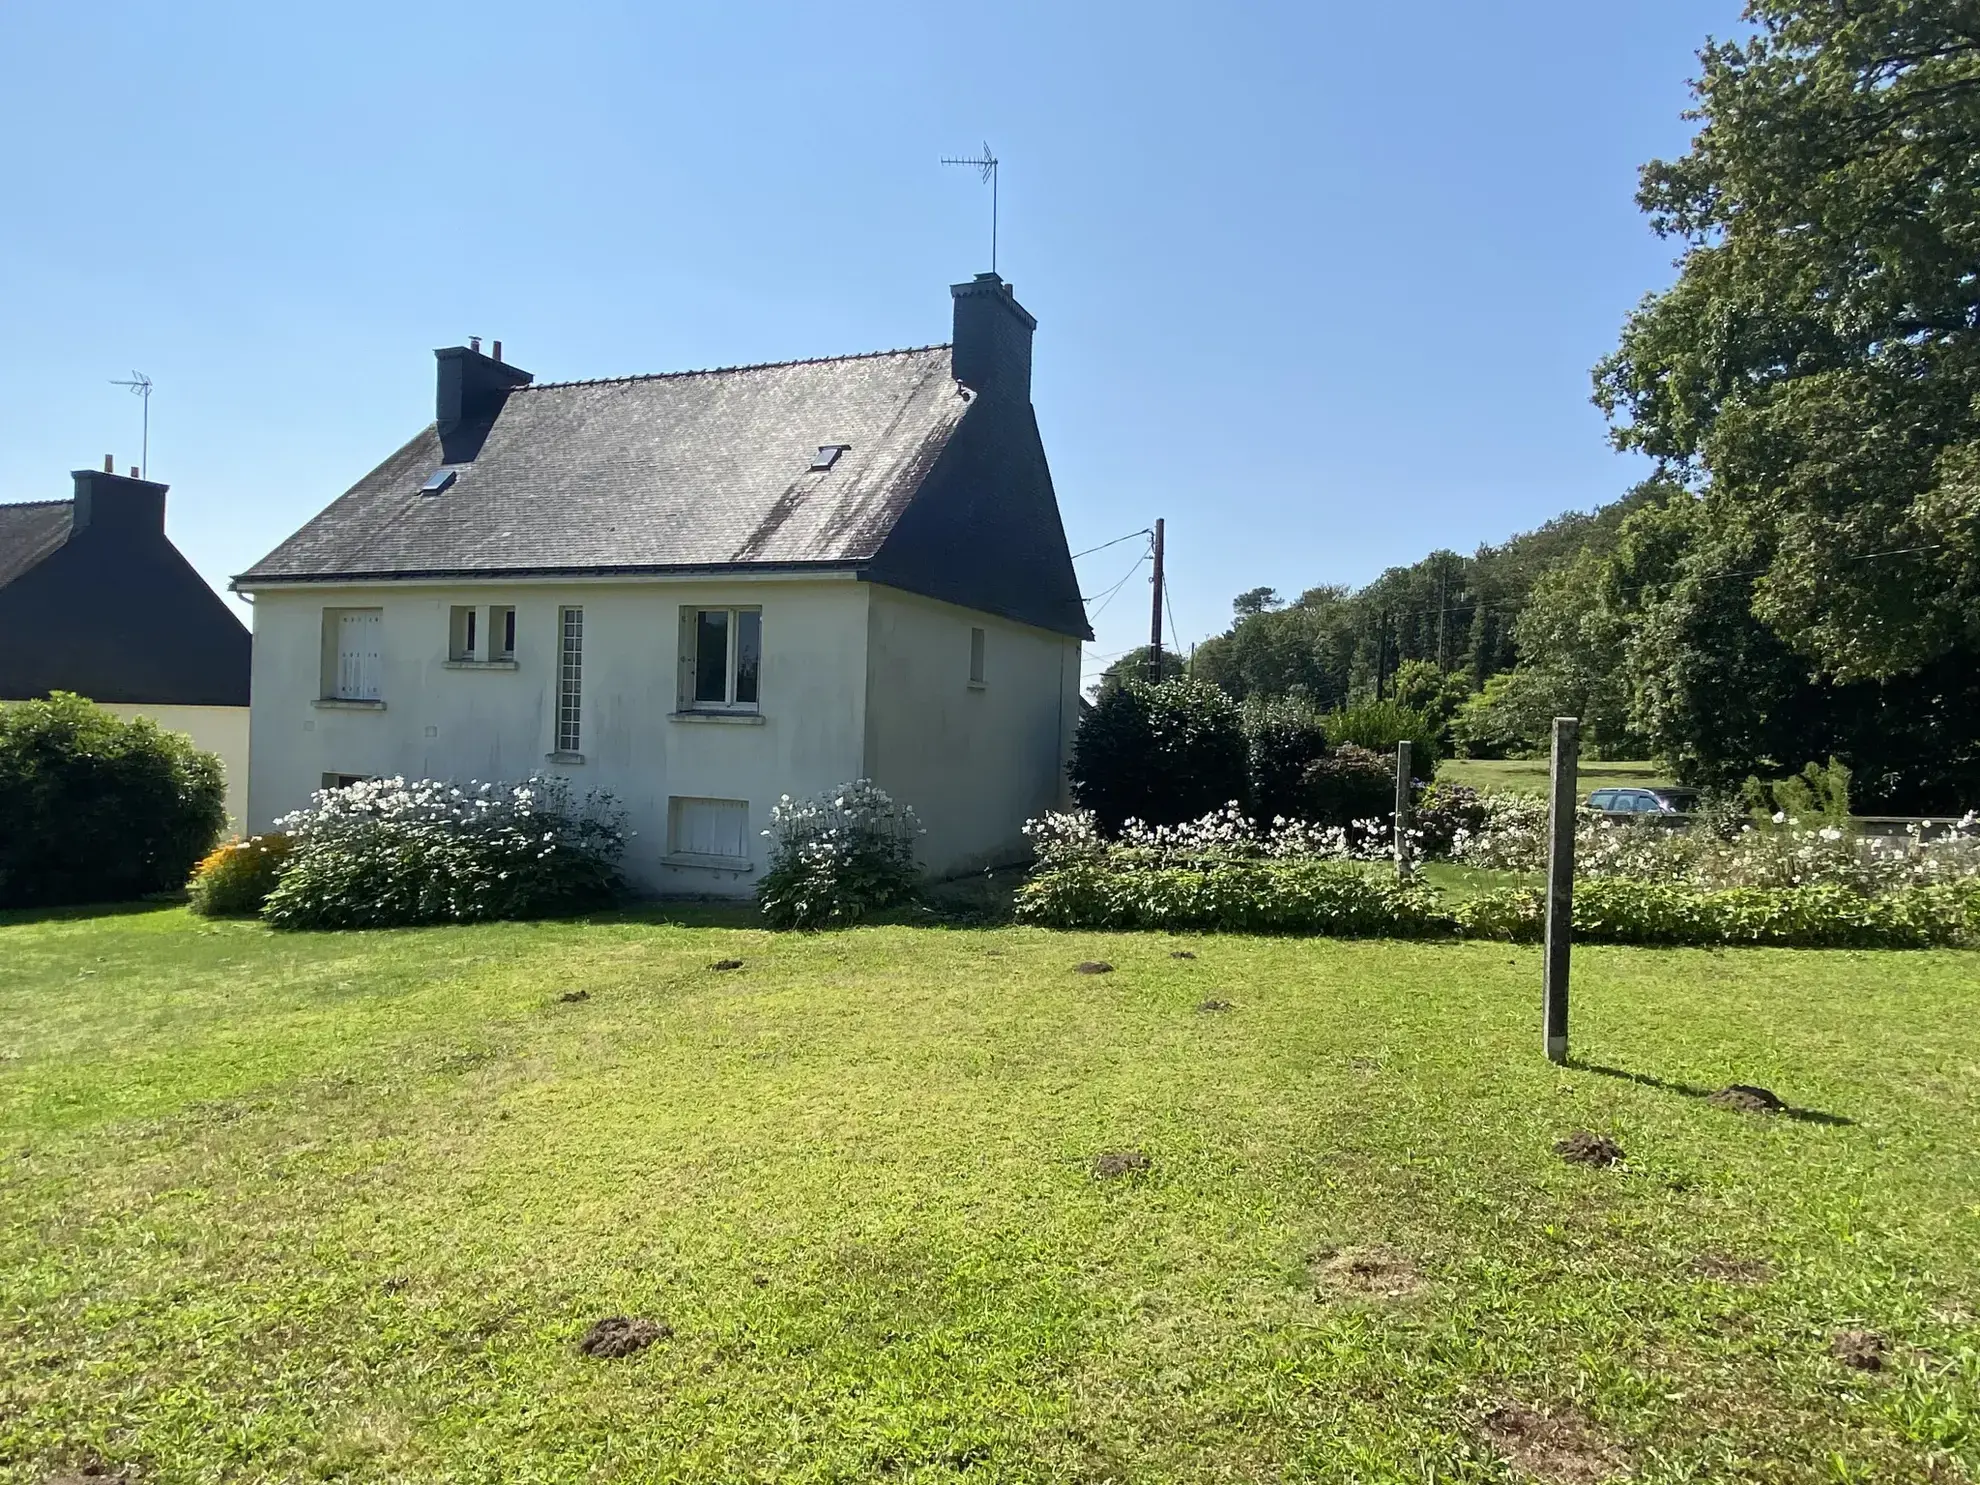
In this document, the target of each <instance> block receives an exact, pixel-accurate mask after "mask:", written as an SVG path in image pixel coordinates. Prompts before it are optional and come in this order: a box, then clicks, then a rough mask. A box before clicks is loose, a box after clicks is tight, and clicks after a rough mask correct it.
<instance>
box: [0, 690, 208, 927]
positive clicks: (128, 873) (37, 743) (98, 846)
mask: <svg viewBox="0 0 1980 1485" xmlns="http://www.w3.org/2000/svg"><path fill="white" fill-rule="evenodd" d="M225 800H226V778H225V774H224V772H223V771H222V769H221V766H220V760H219V759H218V758H216V757H214V756H213V755H212V754H211V753H202V752H201V751H200V750H199V749H198V748H195V747H194V746H193V745H192V741H191V739H189V738H186V737H183V736H181V735H180V734H178V733H176V732H166V731H164V730H163V729H161V728H160V727H158V726H157V725H156V724H155V723H152V722H149V721H146V720H144V719H143V718H139V719H136V720H133V721H128V722H127V721H124V720H123V719H122V718H119V717H115V716H112V715H111V714H110V713H109V712H106V711H104V710H103V709H102V708H101V707H98V706H95V705H93V704H92V703H91V702H89V701H87V700H85V699H84V698H83V697H80V696H74V695H71V694H70V693H68V692H66V691H57V692H56V693H54V694H53V695H52V696H50V697H49V698H48V699H47V700H46V701H29V702H23V703H20V704H19V705H10V706H6V707H0V907H40V906H48V905H53V904H57V903H77V902H116V901H121V900H127V899H130V898H133V897H142V896H144V895H145V894H146V893H148V892H166V891H175V890H177V889H178V888H180V887H183V886H184V885H185V883H186V877H187V875H188V874H189V873H190V872H191V871H192V869H193V864H194V863H195V862H196V861H198V860H199V858H200V857H202V856H204V855H205V854H206V853H207V852H208V851H209V850H211V849H212V847H213V842H214V841H215V840H216V839H218V838H219V835H220V830H221V827H222V826H224V825H225V824H226V823H227V809H226V803H225Z"/></svg>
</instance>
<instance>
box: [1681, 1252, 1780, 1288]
mask: <svg viewBox="0 0 1980 1485" xmlns="http://www.w3.org/2000/svg"><path fill="white" fill-rule="evenodd" d="M1691 1271H1692V1272H1693V1273H1695V1274H1697V1275H1699V1276H1700V1277H1701V1278H1706V1279H1717V1280H1718V1281H1719V1282H1720V1283H1723V1284H1764V1283H1766V1282H1767V1281H1768V1280H1769V1279H1771V1278H1773V1277H1774V1268H1773V1265H1772V1264H1770V1263H1768V1262H1767V1261H1766V1260H1765V1259H1763V1258H1732V1257H1728V1256H1727V1255H1726V1254H1724V1253H1700V1254H1699V1255H1698V1256H1697V1257H1696V1258H1694V1259H1692V1260H1691Z"/></svg>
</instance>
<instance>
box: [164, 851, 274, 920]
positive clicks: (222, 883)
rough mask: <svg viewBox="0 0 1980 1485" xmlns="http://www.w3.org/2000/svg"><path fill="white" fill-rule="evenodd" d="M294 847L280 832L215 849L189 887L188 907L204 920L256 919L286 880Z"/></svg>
mask: <svg viewBox="0 0 1980 1485" xmlns="http://www.w3.org/2000/svg"><path fill="white" fill-rule="evenodd" d="M292 845H293V843H292V842H291V841H290V839H289V838H288V836H286V835H282V834H280V833H279V832H278V833H276V834H272V835H257V836H255V837H254V838H253V839H251V840H232V841H228V842H227V843H226V844H225V845H222V846H215V847H214V848H213V849H212V851H210V852H208V853H207V855H206V857H205V859H204V860H202V861H201V862H200V863H199V865H198V866H197V867H195V868H194V870H193V877H192V880H191V881H190V882H188V883H187V884H186V899H187V901H186V905H187V906H188V907H190V908H191V909H192V910H193V911H194V912H196V913H198V914H199V915H200V916H201V917H202V918H236V917H251V916H253V915H254V914H255V913H258V912H260V911H261V905H262V904H263V903H265V902H266V901H268V894H269V893H271V892H273V891H274V890H275V884H276V883H277V882H279V881H280V880H281V879H282V868H283V867H284V866H286V865H287V864H288V860H289V851H290V849H291V847H292Z"/></svg>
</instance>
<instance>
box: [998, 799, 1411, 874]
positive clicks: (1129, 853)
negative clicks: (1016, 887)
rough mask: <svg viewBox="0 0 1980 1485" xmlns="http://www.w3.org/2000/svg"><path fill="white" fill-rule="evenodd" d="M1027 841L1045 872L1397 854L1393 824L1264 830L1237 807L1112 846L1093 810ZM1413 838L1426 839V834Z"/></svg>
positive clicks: (1047, 826) (1282, 821)
mask: <svg viewBox="0 0 1980 1485" xmlns="http://www.w3.org/2000/svg"><path fill="white" fill-rule="evenodd" d="M1024 833H1025V835H1026V836H1028V837H1029V838H1030V840H1031V846H1032V850H1033V852H1034V853H1035V854H1036V856H1037V859H1038V865H1039V866H1040V867H1041V868H1051V867H1055V866H1063V865H1068V864H1071V863H1072V862H1074V861H1089V862H1094V863H1098V862H1102V861H1106V862H1110V863H1112V864H1115V865H1119V866H1141V867H1165V866H1204V865H1209V864H1213V863H1215V862H1219V861H1239V860H1266V859H1269V860H1315V861H1379V860H1384V859H1386V858H1387V857H1388V855H1389V853H1390V851H1391V850H1392V849H1393V845H1392V842H1391V839H1390V827H1389V822H1388V821H1387V820H1357V821H1355V822H1354V823H1353V824H1352V825H1347V826H1341V825H1314V824H1311V823H1310V822H1308V821H1305V820H1289V819H1286V818H1285V817H1284V816H1279V817H1276V818H1274V819H1273V820H1272V821H1271V823H1270V824H1266V825H1260V824H1258V823H1257V822H1255V821H1253V820H1252V819H1250V817H1248V816H1247V815H1246V814H1245V813H1244V811H1243V809H1241V808H1240V807H1239V806H1238V804H1237V803H1236V802H1235V801H1233V802H1231V803H1229V804H1226V805H1225V806H1224V807H1223V808H1222V809H1220V810H1213V811H1211V812H1210V813H1209V814H1207V815H1205V816H1203V817H1202V818H1201V819H1198V820H1189V821H1186V822H1184V823H1183V824H1180V825H1150V824H1147V823H1146V822H1145V821H1142V820H1135V819H1130V820H1127V821H1126V822H1124V823H1123V824H1122V826H1121V830H1120V833H1119V834H1118V835H1117V836H1115V837H1114V838H1113V839H1111V840H1109V839H1108V838H1107V837H1105V836H1104V835H1102V834H1101V833H1100V827H1099V825H1098V824H1097V823H1096V822H1095V820H1094V818H1093V815H1092V812H1091V811H1088V810H1075V811H1072V812H1069V813H1063V814H1056V813H1055V814H1048V815H1044V816H1041V817H1040V818H1039V819H1036V820H1028V821H1026V822H1025V826H1024ZM1411 835H1412V836H1413V837H1419V836H1420V832H1411Z"/></svg>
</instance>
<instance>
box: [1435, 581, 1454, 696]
mask: <svg viewBox="0 0 1980 1485" xmlns="http://www.w3.org/2000/svg"><path fill="white" fill-rule="evenodd" d="M1450 607H1451V563H1450V559H1449V558H1448V557H1439V558H1438V559H1437V674H1439V675H1442V674H1443V673H1444V672H1445V671H1447V670H1449V669H1450V668H1451V662H1450V660H1449V658H1448V657H1447V652H1446V651H1445V649H1444V621H1445V619H1446V618H1447V617H1449V612H1450Z"/></svg>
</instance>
